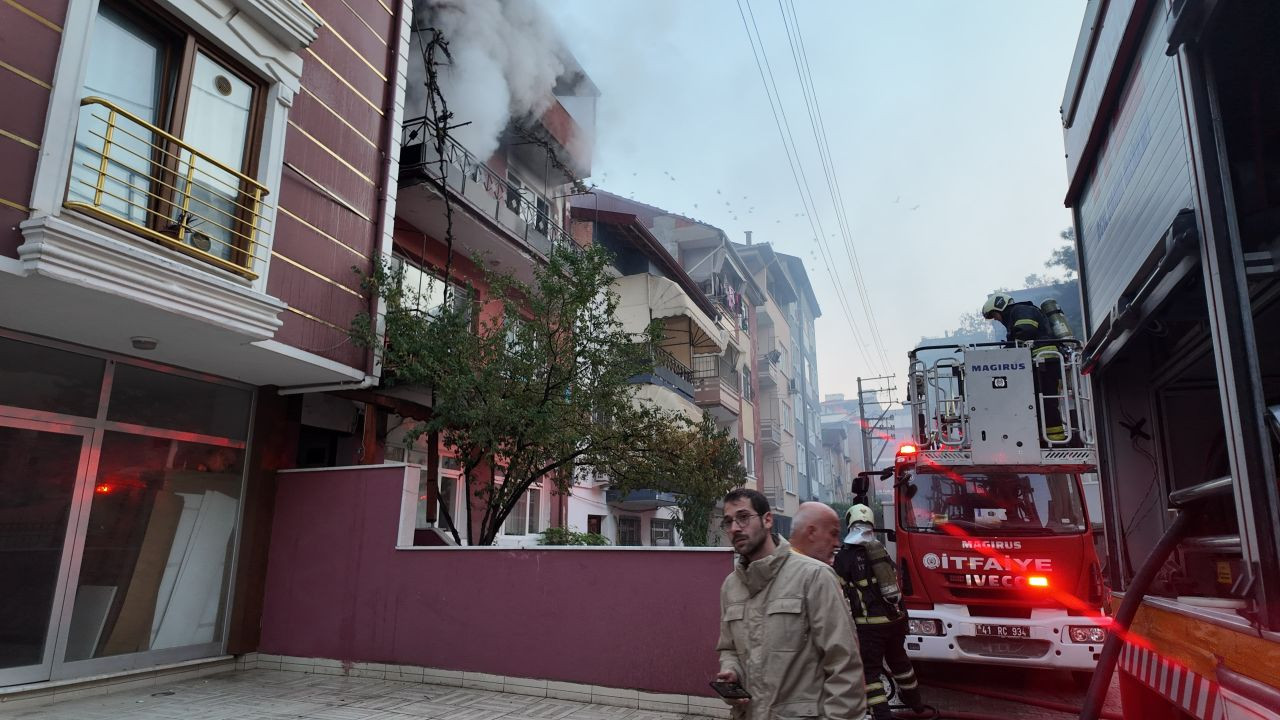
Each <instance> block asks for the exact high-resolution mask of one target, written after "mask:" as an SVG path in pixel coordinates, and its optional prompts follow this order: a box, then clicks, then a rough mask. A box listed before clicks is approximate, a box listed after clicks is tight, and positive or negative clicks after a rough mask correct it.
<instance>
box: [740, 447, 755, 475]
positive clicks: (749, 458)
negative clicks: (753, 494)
mask: <svg viewBox="0 0 1280 720" xmlns="http://www.w3.org/2000/svg"><path fill="white" fill-rule="evenodd" d="M742 467H743V468H744V469H745V470H746V471H747V477H750V478H754V477H755V476H756V446H755V443H753V442H751V441H750V440H743V441H742Z"/></svg>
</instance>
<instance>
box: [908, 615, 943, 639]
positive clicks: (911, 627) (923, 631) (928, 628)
mask: <svg viewBox="0 0 1280 720" xmlns="http://www.w3.org/2000/svg"><path fill="white" fill-rule="evenodd" d="M907 634H908V635H935V636H941V635H942V634H943V633H942V621H941V620H928V619H916V618H908V619H907Z"/></svg>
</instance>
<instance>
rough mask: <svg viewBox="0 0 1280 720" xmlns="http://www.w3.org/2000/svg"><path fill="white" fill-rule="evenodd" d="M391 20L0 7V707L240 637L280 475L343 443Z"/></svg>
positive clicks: (392, 45)
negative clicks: (18, 696) (52, 686)
mask: <svg viewBox="0 0 1280 720" xmlns="http://www.w3.org/2000/svg"><path fill="white" fill-rule="evenodd" d="M410 16H411V8H410V6H409V3H408V2H407V1H402V0H344V1H343V2H316V3H313V4H310V5H309V4H307V3H304V2H301V1H300V0H201V1H199V2H195V1H193V0H83V1H79V0H78V1H77V2H73V3H68V2H64V1H61V0H13V1H10V2H5V3H3V4H0V93H2V94H3V96H4V97H5V98H6V108H5V111H4V112H3V113H0V168H3V169H2V170H0V546H3V547H4V548H5V551H4V552H3V553H2V554H0V576H3V577H4V578H5V585H6V588H9V589H7V590H6V592H5V593H4V597H3V598H0V615H3V619H0V701H3V700H4V698H5V697H6V696H12V695H13V693H15V692H21V691H23V690H24V689H30V688H39V687H41V686H43V685H47V684H48V683H50V682H59V681H68V680H71V681H74V680H77V679H80V678H86V677H89V676H100V675H104V674H113V673H130V672H139V671H148V670H154V669H155V668H159V667H173V666H174V665H175V664H181V663H189V662H192V661H200V660H202V659H207V658H216V657H222V656H225V655H226V654H227V653H240V652H246V651H251V650H254V649H256V647H257V642H258V633H259V626H260V617H261V606H262V595H263V587H264V583H265V573H266V562H267V557H266V552H267V542H268V540H269V536H270V528H271V517H272V506H273V502H274V497H275V471H276V470H277V469H279V468H282V467H292V466H294V465H297V464H298V463H299V462H303V461H306V460H308V459H312V460H314V459H315V458H320V460H319V462H320V463H321V464H324V463H330V464H332V463H335V462H337V461H338V460H339V459H341V458H342V457H344V455H343V452H344V451H346V455H347V456H351V457H355V456H356V455H358V453H359V450H360V448H361V445H360V443H359V441H358V440H356V439H353V438H356V437H358V436H359V433H360V430H361V424H360V422H359V417H360V412H361V409H362V408H363V405H352V403H351V402H350V401H340V400H336V399H335V398H334V397H333V396H332V395H328V394H326V393H330V392H343V391H347V390H349V389H351V388H355V389H359V388H365V387H369V386H372V385H373V384H375V383H376V381H377V377H378V374H379V368H378V367H377V366H376V364H375V362H374V358H373V357H372V356H371V355H370V353H368V352H367V351H365V350H364V349H362V348H359V347H357V346H355V345H354V344H353V343H352V341H351V340H350V337H349V332H348V331H349V328H350V327H351V325H352V321H353V319H354V318H355V317H357V316H358V315H361V314H369V315H371V316H373V317H376V316H377V314H378V310H379V308H378V305H377V300H376V298H372V297H369V296H368V294H366V293H365V292H364V291H363V290H362V289H361V286H360V276H361V274H362V273H367V272H369V271H370V269H371V268H372V267H373V263H374V262H375V259H376V258H378V257H380V256H382V255H384V254H389V252H390V248H391V238H392V228H393V224H394V216H395V198H396V191H397V165H396V158H397V156H398V153H399V144H400V137H401V134H400V124H401V119H402V117H403V102H404V96H405V72H406V67H407V56H408V42H409V19H410ZM375 415H376V413H375ZM335 428H336V429H335ZM360 459H361V460H363V461H365V462H368V461H370V460H374V459H375V458H369V457H364V458H360ZM10 589H13V590H12V591H11V590H10Z"/></svg>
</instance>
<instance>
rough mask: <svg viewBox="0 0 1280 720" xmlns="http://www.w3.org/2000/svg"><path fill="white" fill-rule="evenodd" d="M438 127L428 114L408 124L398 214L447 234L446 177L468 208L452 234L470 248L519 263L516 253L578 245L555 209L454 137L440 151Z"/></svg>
mask: <svg viewBox="0 0 1280 720" xmlns="http://www.w3.org/2000/svg"><path fill="white" fill-rule="evenodd" d="M434 127H435V126H434V125H432V124H431V123H429V122H428V121H427V119H426V118H418V119H416V120H410V121H408V122H406V123H405V124H404V127H403V130H402V133H403V137H402V138H401V140H402V142H403V145H402V147H401V150H400V196H399V199H398V202H397V210H396V215H397V216H399V217H401V218H404V219H405V220H408V221H409V222H410V223H411V224H413V225H414V227H416V228H418V229H419V230H421V231H422V232H424V233H427V234H428V235H431V236H433V237H436V238H443V237H444V236H445V232H446V226H447V223H448V219H447V218H446V216H445V213H444V212H443V204H444V203H443V201H442V200H441V198H440V195H439V187H440V184H441V182H442V181H443V184H444V186H445V187H446V188H447V189H448V192H449V194H450V196H451V200H452V201H454V202H457V203H458V204H459V205H460V206H461V207H459V208H458V209H459V210H463V211H462V212H455V213H454V215H453V232H454V237H455V238H456V239H459V240H461V241H462V243H463V245H464V246H465V247H466V248H467V250H470V251H479V252H482V253H486V252H487V253H489V254H491V255H493V257H494V260H496V261H498V262H499V263H503V262H504V261H506V263H507V264H512V263H517V262H518V258H517V255H515V254H513V251H515V253H517V254H523V253H535V254H536V255H538V256H541V257H543V258H545V257H547V256H549V255H550V254H551V251H552V249H553V248H568V249H571V250H577V249H579V246H578V244H577V243H575V242H574V241H573V238H572V237H570V235H569V233H567V232H565V230H564V229H563V228H561V227H560V226H559V225H557V224H556V223H555V222H554V221H553V220H552V218H551V216H550V213H551V212H552V211H551V208H550V207H548V206H546V205H545V204H542V206H541V207H540V206H539V205H537V204H535V203H533V202H531V201H530V200H529V199H528V198H527V197H526V196H525V195H524V194H523V193H522V192H521V191H520V189H519V188H517V187H515V186H514V185H512V184H511V183H509V182H507V181H506V179H505V178H503V177H501V176H500V175H498V174H497V173H496V172H494V171H493V170H492V169H490V168H489V166H488V165H486V164H484V163H483V162H481V161H480V159H479V158H477V157H476V156H475V155H472V154H471V152H470V151H469V150H467V149H466V148H465V147H463V146H462V145H461V144H460V143H458V141H456V140H454V138H453V137H452V136H450V135H446V136H445V140H444V152H443V155H442V154H440V153H437V152H436V144H435V135H434Z"/></svg>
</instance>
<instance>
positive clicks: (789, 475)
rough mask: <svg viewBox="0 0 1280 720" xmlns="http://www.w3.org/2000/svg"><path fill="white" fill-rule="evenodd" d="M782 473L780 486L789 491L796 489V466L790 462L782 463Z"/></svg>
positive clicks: (792, 491)
mask: <svg viewBox="0 0 1280 720" xmlns="http://www.w3.org/2000/svg"><path fill="white" fill-rule="evenodd" d="M784 465H785V467H784V468H783V473H782V487H783V489H785V490H786V491H787V492H789V493H795V491H796V466H795V465H792V464H791V463H784Z"/></svg>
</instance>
